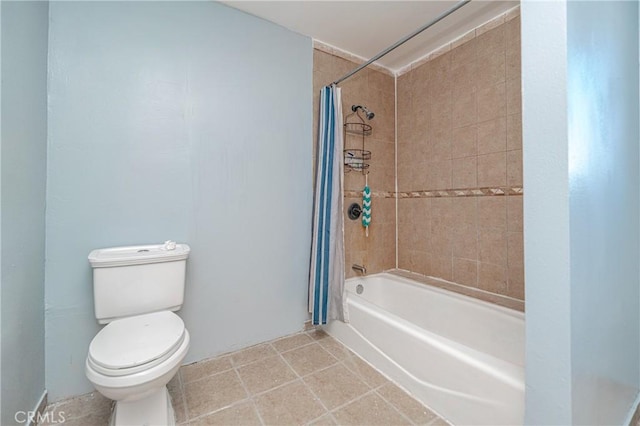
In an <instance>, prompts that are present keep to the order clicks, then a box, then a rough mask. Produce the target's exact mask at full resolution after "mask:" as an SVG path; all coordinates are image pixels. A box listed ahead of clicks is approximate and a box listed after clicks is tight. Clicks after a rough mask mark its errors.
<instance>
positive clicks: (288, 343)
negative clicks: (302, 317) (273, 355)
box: [272, 333, 313, 352]
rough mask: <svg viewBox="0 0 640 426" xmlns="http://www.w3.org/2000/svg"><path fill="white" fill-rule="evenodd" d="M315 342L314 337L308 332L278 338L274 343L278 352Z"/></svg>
mask: <svg viewBox="0 0 640 426" xmlns="http://www.w3.org/2000/svg"><path fill="white" fill-rule="evenodd" d="M311 342H313V339H312V338H311V337H309V336H308V335H307V333H299V334H294V335H293V336H289V337H285V338H284V339H278V340H276V341H274V342H273V343H272V345H273V347H274V348H276V350H277V351H278V352H284V351H289V350H291V349H295V348H297V347H299V346H303V345H307V344H309V343H311Z"/></svg>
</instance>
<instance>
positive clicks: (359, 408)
mask: <svg viewBox="0 0 640 426" xmlns="http://www.w3.org/2000/svg"><path fill="white" fill-rule="evenodd" d="M333 415H334V417H335V418H336V420H337V421H338V424H340V425H369V426H374V425H381V426H389V425H410V424H411V423H409V421H408V420H407V419H406V418H404V417H403V416H402V415H401V414H400V413H398V411H397V410H395V409H394V408H393V407H392V406H391V404H389V403H387V402H386V401H385V400H384V399H382V398H381V397H380V396H378V395H376V394H375V393H372V394H368V395H365V396H364V397H362V398H360V399H358V400H357V401H354V402H352V403H351V404H349V405H347V406H346V407H342V408H340V409H339V410H337V411H336V412H335V413H333Z"/></svg>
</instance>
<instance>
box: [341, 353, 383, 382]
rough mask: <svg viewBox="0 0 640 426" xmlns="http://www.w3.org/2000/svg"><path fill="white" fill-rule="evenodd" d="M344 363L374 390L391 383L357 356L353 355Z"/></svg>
mask: <svg viewBox="0 0 640 426" xmlns="http://www.w3.org/2000/svg"><path fill="white" fill-rule="evenodd" d="M343 363H344V365H345V366H346V367H347V368H348V369H350V370H351V371H353V372H354V373H356V374H357V375H358V377H360V378H361V379H362V380H363V381H364V382H365V383H366V384H368V385H369V386H371V387H372V388H376V387H378V386H381V385H384V384H386V383H389V380H387V378H386V377H384V376H383V375H382V374H380V373H379V372H378V371H377V370H376V369H375V368H373V367H371V366H370V365H369V364H367V362H366V361H363V360H362V359H361V358H360V357H359V356H357V355H353V356H351V357H349V358H347V359H345V360H344V361H343Z"/></svg>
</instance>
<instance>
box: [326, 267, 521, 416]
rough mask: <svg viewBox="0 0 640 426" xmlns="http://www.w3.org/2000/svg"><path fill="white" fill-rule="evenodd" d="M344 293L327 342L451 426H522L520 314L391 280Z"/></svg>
mask: <svg viewBox="0 0 640 426" xmlns="http://www.w3.org/2000/svg"><path fill="white" fill-rule="evenodd" d="M358 285H362V288H363V290H364V291H363V292H362V294H360V295H358V294H356V288H357V286H358ZM346 290H347V301H348V309H349V318H350V322H349V323H348V324H345V323H343V322H340V321H333V322H331V323H330V324H329V325H327V326H326V327H325V330H326V331H327V332H328V333H329V334H330V335H332V336H333V337H335V338H336V339H338V340H339V341H341V342H342V343H343V344H344V345H346V346H347V347H349V348H350V349H351V350H353V351H354V352H356V353H357V354H358V355H360V356H361V357H362V358H364V359H365V360H367V361H368V362H370V363H371V364H372V365H374V366H375V367H376V368H377V369H378V370H380V371H382V372H383V373H384V374H385V375H386V376H387V377H389V378H390V379H392V380H393V381H395V382H396V383H398V384H399V385H400V386H402V387H403V388H404V389H406V390H407V391H409V393H411V394H412V395H413V396H414V397H416V398H417V399H419V400H420V401H422V402H423V403H424V404H425V405H427V406H428V407H430V408H431V409H432V410H433V411H435V412H436V413H438V414H439V415H440V416H442V417H444V418H445V419H447V420H448V421H449V422H451V423H453V424H454V425H482V424H485V425H497V424H508V425H516V424H522V423H523V420H524V314H523V313H522V312H518V311H515V310H511V309H507V308H503V307H501V306H497V305H494V304H491V303H486V302H483V301H480V300H476V299H474V298H471V297H467V296H463V295H460V294H456V293H453V292H450V291H447V290H442V289H440V288H436V287H432V286H429V285H426V284H422V283H417V282H415V281H412V280H410V279H407V278H404V277H400V276H397V275H394V274H390V273H382V274H376V275H371V276H367V277H364V278H351V279H348V280H347V283H346Z"/></svg>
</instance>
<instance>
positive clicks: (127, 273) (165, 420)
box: [85, 241, 190, 426]
mask: <svg viewBox="0 0 640 426" xmlns="http://www.w3.org/2000/svg"><path fill="white" fill-rule="evenodd" d="M189 251H190V249H189V246H188V245H186V244H176V243H174V242H172V241H167V242H166V243H165V244H164V245H162V244H160V245H147V246H134V247H115V248H107V249H100V250H94V251H92V252H91V253H90V254H89V262H90V263H91V266H92V267H93V293H94V294H93V299H94V306H95V313H96V318H97V319H98V322H99V323H100V324H107V325H106V326H105V327H104V328H103V329H102V330H100V332H99V333H98V334H97V335H96V337H94V338H93V340H92V341H91V345H90V346H89V354H88V356H87V361H86V367H85V371H86V374H87V378H88V379H89V381H91V383H93V386H95V388H96V389H97V390H98V392H100V393H101V394H102V395H104V396H106V397H107V398H110V399H113V400H115V401H116V405H115V409H114V411H113V414H112V416H111V421H110V424H111V425H117V426H120V425H127V426H129V425H131V426H133V425H174V424H175V415H174V411H173V407H172V405H171V398H170V396H169V393H168V391H167V386H166V385H167V383H169V381H170V380H171V379H172V378H173V376H174V375H175V374H176V373H177V372H178V369H179V368H180V365H181V364H182V360H183V359H184V357H185V355H186V354H187V351H188V350H189V332H188V331H187V330H186V329H185V327H184V323H183V322H182V319H181V318H180V317H179V316H177V315H176V314H174V313H173V312H172V311H177V310H179V309H180V308H181V307H182V302H183V300H184V285H185V267H186V263H187V257H188V256H189Z"/></svg>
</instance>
